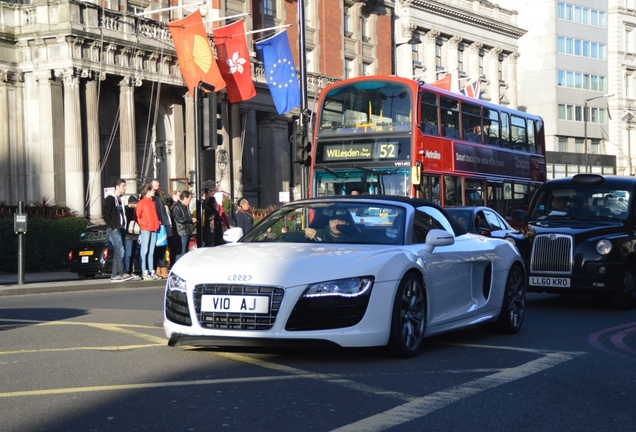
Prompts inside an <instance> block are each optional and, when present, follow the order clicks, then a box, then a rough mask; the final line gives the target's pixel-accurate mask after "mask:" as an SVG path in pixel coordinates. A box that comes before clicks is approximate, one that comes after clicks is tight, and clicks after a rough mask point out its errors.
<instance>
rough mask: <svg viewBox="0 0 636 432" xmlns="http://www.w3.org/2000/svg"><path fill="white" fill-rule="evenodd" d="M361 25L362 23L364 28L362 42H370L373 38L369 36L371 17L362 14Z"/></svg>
mask: <svg viewBox="0 0 636 432" xmlns="http://www.w3.org/2000/svg"><path fill="white" fill-rule="evenodd" d="M360 25H361V29H362V42H369V41H370V40H371V37H370V36H369V34H370V33H371V32H370V31H369V25H370V24H369V17H368V16H362V17H360Z"/></svg>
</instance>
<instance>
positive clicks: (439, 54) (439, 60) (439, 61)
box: [435, 41, 444, 69]
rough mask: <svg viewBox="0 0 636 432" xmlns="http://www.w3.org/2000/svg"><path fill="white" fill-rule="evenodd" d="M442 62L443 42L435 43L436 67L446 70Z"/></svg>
mask: <svg viewBox="0 0 636 432" xmlns="http://www.w3.org/2000/svg"><path fill="white" fill-rule="evenodd" d="M443 64H444V63H443V61H442V41H437V42H436V43H435V66H436V67H437V69H444V67H443Z"/></svg>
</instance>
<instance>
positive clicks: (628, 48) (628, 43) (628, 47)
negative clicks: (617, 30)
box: [625, 29, 632, 53]
mask: <svg viewBox="0 0 636 432" xmlns="http://www.w3.org/2000/svg"><path fill="white" fill-rule="evenodd" d="M625 52H628V53H629V52H632V30H631V29H625Z"/></svg>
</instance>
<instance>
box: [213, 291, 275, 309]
mask: <svg viewBox="0 0 636 432" xmlns="http://www.w3.org/2000/svg"><path fill="white" fill-rule="evenodd" d="M201 312H228V313H268V312H269V297H264V296H224V295H204V296H203V297H201Z"/></svg>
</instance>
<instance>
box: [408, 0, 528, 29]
mask: <svg viewBox="0 0 636 432" xmlns="http://www.w3.org/2000/svg"><path fill="white" fill-rule="evenodd" d="M408 3H410V6H411V7H413V8H416V9H418V10H421V11H424V12H428V13H431V14H434V15H439V16H444V17H451V18H453V19H455V20H457V21H460V22H463V23H467V24H470V25H473V26H476V27H481V28H484V29H487V30H490V31H492V32H495V33H499V34H502V35H505V36H509V37H513V38H516V39H519V38H520V37H521V36H523V35H524V34H526V33H527V32H526V31H525V30H523V29H521V28H519V27H516V26H513V25H507V24H504V23H502V22H499V21H496V20H494V19H488V18H484V17H482V16H479V15H477V14H474V13H470V12H468V11H464V10H462V9H457V8H454V7H451V6H446V5H444V4H441V3H438V2H435V1H430V0H409V1H408Z"/></svg>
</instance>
